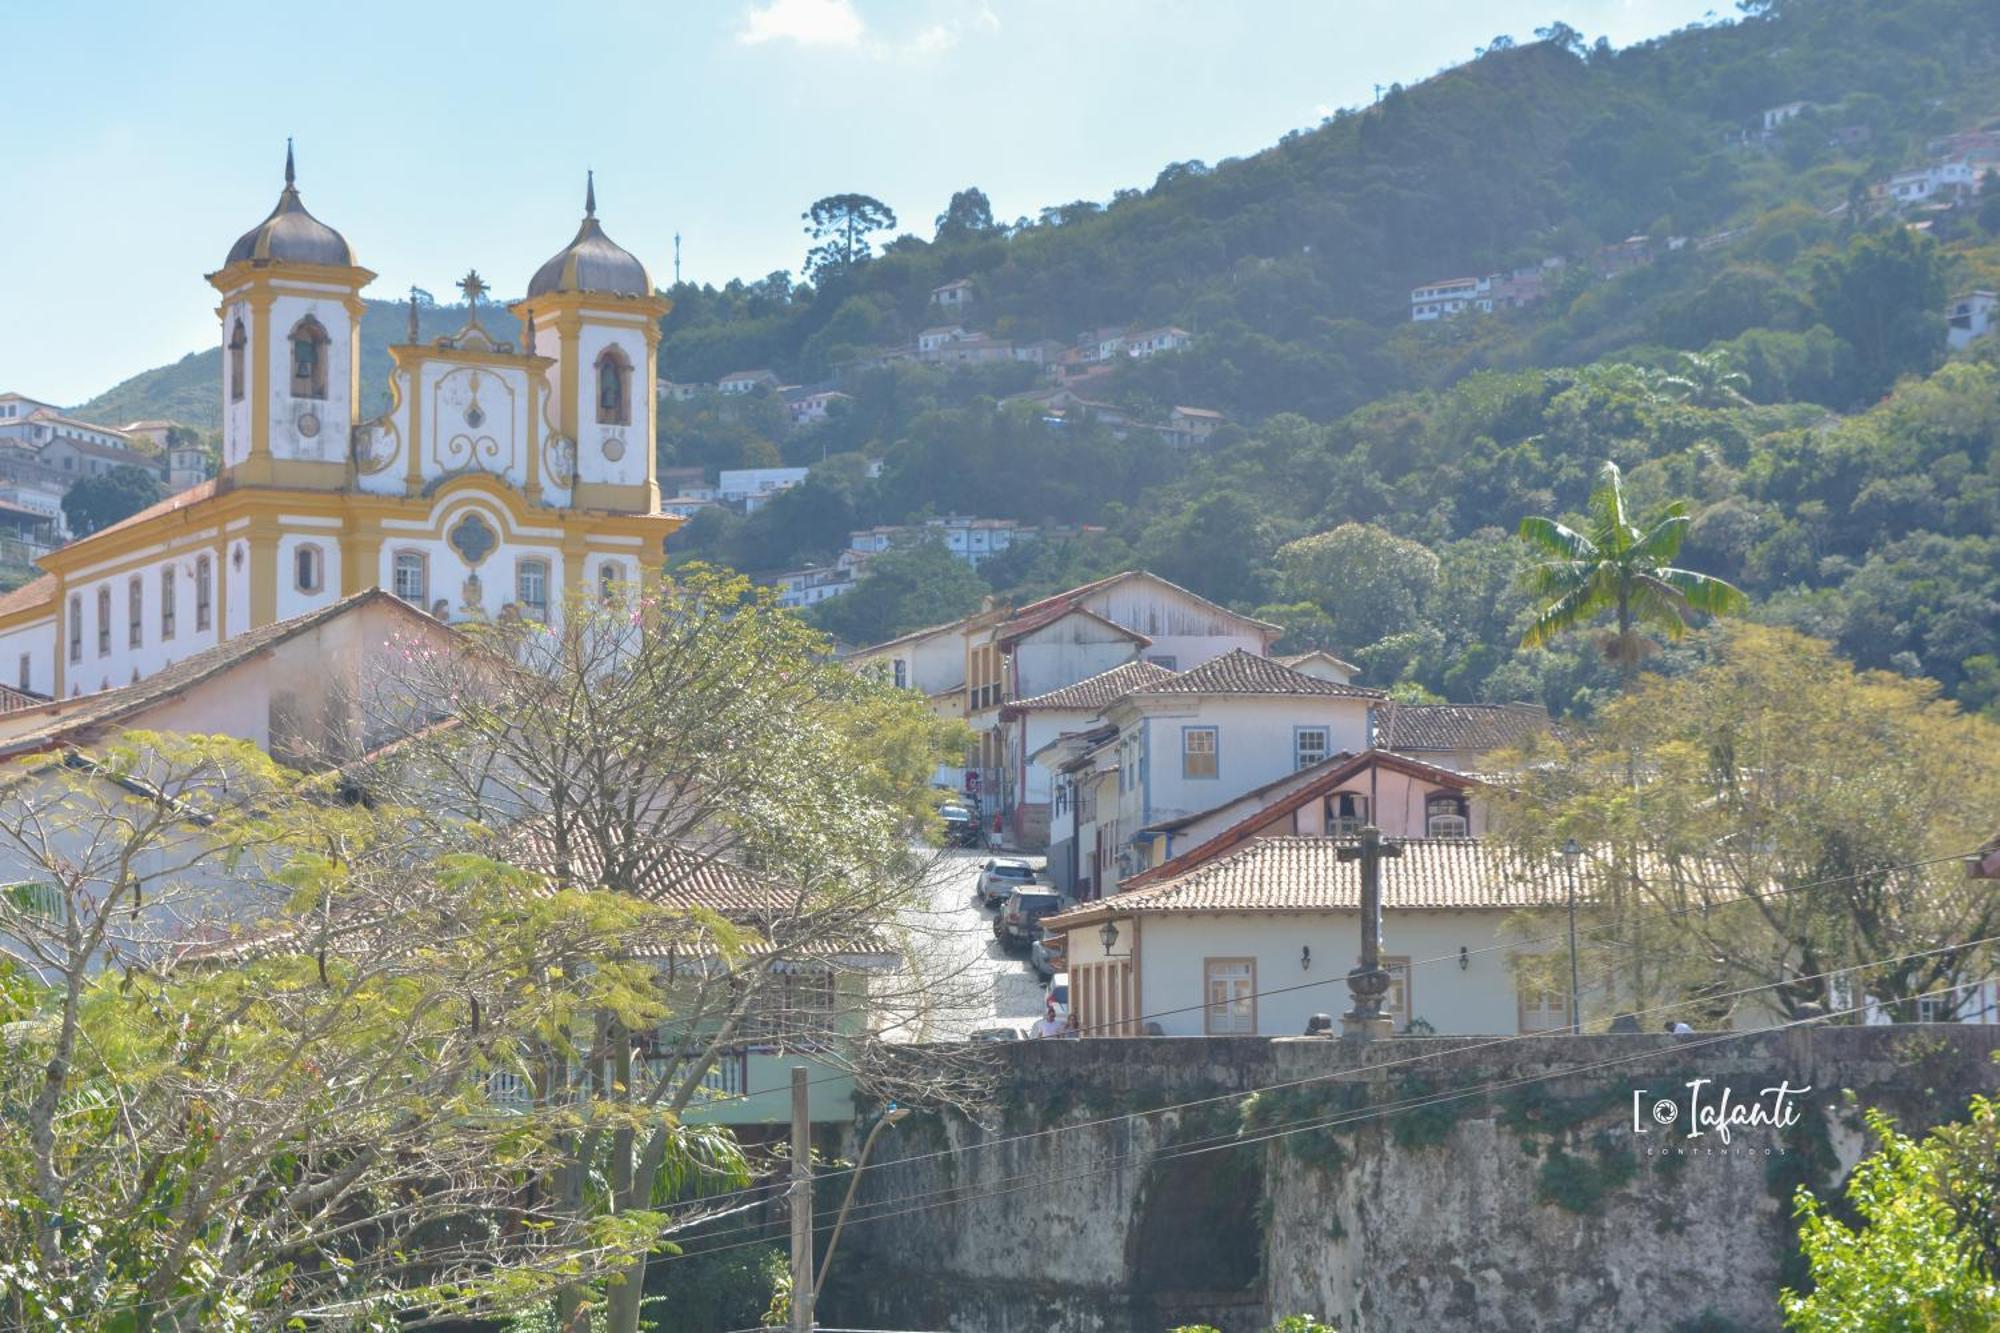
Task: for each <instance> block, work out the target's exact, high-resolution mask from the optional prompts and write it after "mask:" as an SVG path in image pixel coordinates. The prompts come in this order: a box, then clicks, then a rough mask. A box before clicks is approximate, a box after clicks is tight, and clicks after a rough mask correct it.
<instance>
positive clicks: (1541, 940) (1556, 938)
mask: <svg viewBox="0 0 2000 1333" xmlns="http://www.w3.org/2000/svg"><path fill="white" fill-rule="evenodd" d="M1965 855H1966V854H1965V853H1958V854H1955V855H1951V856H1938V857H1931V858H1928V859H1925V860H1921V861H1911V862H1905V863H1902V864H1899V865H1894V866H1887V867H1883V868H1882V869H1880V870H1878V871H1870V872H1856V873H1849V874H1845V875H1833V876H1829V877H1827V878H1825V879H1821V880H1814V881H1809V882H1807V883H1804V884H1796V885H1792V886H1791V887H1789V888H1786V889H1781V890H1774V891H1773V892H1772V893H1771V894H1767V895H1766V896H1767V897H1775V896H1778V895H1779V894H1790V893H1800V892H1806V891H1809V890H1812V889H1820V888H1826V887H1829V886H1831V885H1834V884H1841V883H1847V882H1850V881H1852V880H1856V879H1862V878H1865V877H1866V876H1867V875H1868V874H1887V873H1895V872H1901V871H1906V870H1916V869H1923V868H1926V867H1929V866H1933V865H1943V864H1948V863H1951V862H1957V861H1963V860H1964V859H1965ZM1699 910H1701V909H1700V908H1699V907H1690V908H1684V909H1677V910H1676V911H1673V912H1670V913H1667V914H1665V915H1667V916H1669V917H1677V916H1682V915H1686V914H1688V913H1691V912H1695V911H1699ZM1595 929H1596V930H1598V931H1603V930H1607V929H1610V927H1604V926H1600V927H1596V928H1595ZM1565 938H1566V936H1565V935H1563V934H1561V933H1556V934H1551V935H1546V936H1541V937H1530V938H1525V939H1519V940H1508V941H1502V942H1498V943H1495V944H1490V945H1483V946H1481V947H1480V948H1478V949H1475V950H1471V951H1469V952H1468V955H1467V956H1475V955H1479V954H1485V953H1490V952H1494V951H1496V950H1502V949H1506V950H1521V949H1526V948H1530V947H1532V946H1534V945H1538V944H1553V943H1557V942H1560V941H1562V940H1564V939H1565ZM1995 938H2000V937H1995ZM1990 942H1992V941H1991V940H1974V941H1971V942H1969V943H1964V944H1956V945H1948V946H1943V947H1940V948H1938V949H1935V950H1931V951H1929V953H1933V954H1935V953H1948V952H1952V951H1954V950H1959V949H1972V948H1977V947H1979V946H1980V945H1981V944H1984V943H1990ZM1911 956H1913V957H1915V956H1924V955H1911ZM1458 959H1459V955H1458V954H1456V953H1450V954H1439V955H1437V956H1436V957H1434V958H1420V959H1416V960H1413V961H1412V962H1411V963H1410V964H1409V965H1408V966H1409V968H1410V969H1411V970H1412V971H1414V970H1415V969H1416V968H1418V967H1424V966H1430V965H1434V964H1437V963H1446V962H1457V961H1458ZM1891 961H1897V960H1891ZM1877 965H1878V964H1877V963H1857V964H1852V965H1850V966H1846V967H1841V968H1838V969H1834V970H1831V971H1828V972H1825V973H1818V974H1812V975H1795V976H1792V977H1790V978H1788V979H1786V980H1784V981H1780V982H1771V983H1767V984H1764V985H1759V986H1753V987H1749V988H1747V989H1746V990H1744V991H1735V992H1724V993H1722V994H1719V995H1714V996H1709V997H1706V998H1708V999H1710V1000H1721V999H1729V998H1732V997H1734V996H1737V995H1741V994H1749V993H1754V992H1756V991H1760V990H1765V989H1771V988H1774V987H1777V986H1783V985H1793V984H1797V983H1798V982H1801V981H1812V980H1822V979H1826V978H1831V977H1834V976H1837V975H1839V974H1840V973H1845V972H1852V971H1856V970H1859V969H1861V968H1865V967H1871V966H1877ZM1346 980H1347V977H1346V975H1345V974H1344V973H1343V974H1340V975H1336V976H1332V977H1325V978H1322V979H1320V980H1318V981H1310V982H1300V983H1297V984H1294V985H1290V986H1275V987H1272V988H1270V989H1268V990H1261V991H1258V992H1256V993H1255V997H1256V998H1263V997H1265V996H1272V995H1285V994H1290V993H1293V992H1296V991H1301V990H1308V989H1311V988H1314V987H1318V986H1329V985H1337V984H1344V983H1345V982H1346ZM1679 1007H1680V1004H1679V1003H1671V1004H1661V1005H1655V1006H1652V1007H1651V1008H1647V1009H1640V1010H1637V1011H1635V1012H1634V1013H1633V1015H1632V1016H1633V1017H1634V1018H1637V1017H1640V1016H1641V1015H1645V1014H1651V1013H1660V1012H1665V1011H1668V1010H1671V1009H1675V1008H1679ZM1206 1008H1208V1006H1207V1005H1206V1004H1193V1005H1183V1006H1180V1007H1177V1008H1173V1009H1161V1010H1155V1011H1153V1012H1151V1013H1146V1014H1140V1015H1137V1016H1136V1017H1134V1018H1130V1019H1124V1020H1121V1025H1124V1024H1131V1023H1140V1022H1146V1021H1149V1020H1151V1019H1155V1018H1163V1017H1169V1016H1172V1015H1175V1014H1182V1013H1193V1012H1198V1011H1200V1010H1203V1009H1206ZM1109 1026H1112V1025H1111V1024H1108V1023H1107V1024H1101V1025H1098V1028H1102V1027H1109ZM1098 1028H1091V1029H1082V1030H1080V1031H1085V1030H1088V1031H1095V1030H1098ZM1549 1035H1553V1036H1566V1035H1568V1034H1567V1033H1550V1034H1541V1033H1517V1034H1508V1035H1505V1036H1500V1037H1495V1038H1493V1039H1492V1040H1491V1041H1488V1042H1479V1043H1475V1044H1474V1045H1473V1046H1472V1047H1460V1048H1456V1049H1478V1048H1480V1047H1483V1046H1487V1045H1492V1044H1497V1043H1499V1042H1508V1041H1523V1040H1537V1039H1539V1038H1540V1037H1542V1036H1549ZM1425 1058H1428V1057H1427V1056H1415V1057H1411V1059H1413V1060H1414V1059H1425ZM1388 1063H1404V1062H1388ZM1370 1067H1371V1068H1385V1067H1387V1064H1384V1065H1378V1066H1370ZM852 1079H853V1075H852V1073H850V1072H842V1073H839V1074H831V1075H824V1076H822V1077H820V1078H816V1079H809V1080H807V1086H808V1087H812V1086H814V1085H818V1084H827V1083H847V1082H851V1081H852ZM784 1091H785V1089H782V1088H779V1089H771V1090H769V1091H767V1092H763V1093H747V1094H746V1093H730V1094H723V1095H722V1096H719V1097H716V1098H712V1099H705V1100H704V1101H702V1102H701V1103H700V1105H701V1107H703V1108H707V1107H711V1106H716V1105H720V1104H723V1103H724V1102H727V1101H731V1100H748V1099H749V1098H750V1097H753V1096H775V1095H777V1094H779V1093H782V1092H784ZM1238 1095H1241V1094H1236V1093H1224V1094H1220V1095H1218V1096H1216V1097H1212V1098H1207V1099H1204V1100H1203V1101H1197V1102H1190V1103H1185V1104H1182V1105H1179V1106H1172V1107H1162V1108H1156V1109H1158V1110H1161V1111H1165V1110H1181V1109H1188V1108H1190V1107H1193V1106H1200V1105H1205V1104H1207V1103H1208V1102H1213V1101H1222V1100H1226V1099H1228V1098H1229V1097H1233V1096H1238ZM1118 1118H1119V1117H1116V1116H1110V1117H1104V1118H1102V1119H1099V1120H1086V1121H1081V1122H1079V1123H1077V1124H1074V1125H1060V1126H1055V1127H1053V1128H1050V1129H1044V1130H1035V1131H1032V1132H1029V1133H1025V1134H1019V1135H1013V1136H1010V1137H1007V1138H1002V1139H995V1140H988V1141H985V1142H983V1143H981V1144H978V1145H972V1146H978V1147H991V1146H999V1145H1001V1144H1005V1143H1015V1142H1021V1141H1024V1140H1027V1139H1034V1138H1039V1137H1042V1136H1044V1135H1049V1134H1059V1133H1067V1132H1069V1131H1071V1130H1078V1129H1088V1128H1092V1127H1094V1126H1096V1125H1100V1124H1105V1123H1108V1122H1109V1121H1111V1120H1115V1119H1118ZM947 1155H949V1153H948V1152H946V1151H940V1152H936V1153H932V1154H929V1156H931V1157H940V1156H947ZM901 1160H904V1161H915V1160H920V1159H916V1158H905V1159H901ZM852 1169H853V1168H852V1167H839V1168H836V1169H834V1170H833V1171H830V1172H827V1173H826V1174H825V1175H823V1176H819V1177H816V1179H838V1178H839V1177H841V1176H843V1175H845V1174H847V1173H848V1172H849V1171H851V1170H852ZM785 1188H788V1185H787V1184H786V1182H783V1181H779V1182H775V1183H773V1184H770V1185H763V1186H750V1187H748V1189H749V1190H752V1191H767V1190H768V1191H779V1190H783V1189H785ZM716 1197H718V1198H728V1197H731V1196H729V1195H727V1194H725V1195H721V1196H716ZM690 1202H691V1203H692V1201H690Z"/></svg>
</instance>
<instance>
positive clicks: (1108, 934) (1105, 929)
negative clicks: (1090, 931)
mask: <svg viewBox="0 0 2000 1333" xmlns="http://www.w3.org/2000/svg"><path fill="white" fill-rule="evenodd" d="M1097 942H1098V943H1099V944H1102V945H1103V946H1104V956H1105V957H1106V958H1129V957H1130V956H1131V954H1132V951H1131V950H1130V949H1127V950H1126V951H1125V952H1124V953H1122V954H1114V953H1112V952H1111V950H1112V947H1113V946H1114V945H1116V944H1117V943H1118V925H1117V923H1116V922H1113V921H1107V922H1105V923H1104V924H1103V925H1102V926H1099V927H1098V928H1097Z"/></svg>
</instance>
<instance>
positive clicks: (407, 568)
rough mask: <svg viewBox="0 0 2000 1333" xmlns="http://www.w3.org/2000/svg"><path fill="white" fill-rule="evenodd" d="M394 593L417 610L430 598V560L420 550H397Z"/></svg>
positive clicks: (423, 606) (425, 608) (424, 608)
mask: <svg viewBox="0 0 2000 1333" xmlns="http://www.w3.org/2000/svg"><path fill="white" fill-rule="evenodd" d="M394 571H395V589H394V591H395V594H396V596H398V597H400V598H402V599H403V600H404V601H406V602H408V603H410V604H411V605H412V606H414V607H416V608H418V609H419V610H427V609H428V608H427V607H425V605H424V603H425V602H427V601H428V600H429V599H430V586H431V577H430V562H429V561H428V560H426V559H425V558H424V553H423V552H422V551H398V552H396V560H395V565H394Z"/></svg>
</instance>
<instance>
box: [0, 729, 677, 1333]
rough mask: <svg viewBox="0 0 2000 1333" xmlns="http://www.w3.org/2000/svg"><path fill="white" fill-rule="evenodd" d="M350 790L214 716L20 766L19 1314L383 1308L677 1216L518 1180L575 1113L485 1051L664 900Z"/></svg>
mask: <svg viewBox="0 0 2000 1333" xmlns="http://www.w3.org/2000/svg"><path fill="white" fill-rule="evenodd" d="M334 795H335V784H334V783H332V782H330V781H327V780H323V779H315V778H308V777H305V776H302V775H300V774H298V773H295V772H291V771H289V770H286V769H283V768H281V767H279V766H278V765H276V764H274V763H272V761H271V760H270V759H268V758H267V757H265V756H264V755H263V754H261V753H259V752H258V751H257V750H255V749H254V747H251V746H249V745H247V744H244V743H241V742H236V741H229V740H222V739H218V738H209V737H186V736H165V735H153V734H145V733H135V734H132V735H128V736H124V737H120V738H117V739H116V740H114V741H112V742H111V743H109V744H107V745H104V746H101V747H96V748H94V749H93V750H92V751H91V752H90V753H88V754H76V755H73V756H72V757H71V759H70V761H69V762H66V763H59V764H46V763H42V762H39V761H31V762H28V763H26V764H17V765H14V766H12V767H11V771H10V773H9V779H8V781H7V783H6V784H5V788H4V791H3V792H0V859H4V861H5V862H6V864H7V866H8V869H9V873H10V875H12V876H18V877H19V880H18V882H17V883H16V884H15V886H14V887H13V889H11V890H10V891H9V892H8V893H6V894H4V895H0V955H4V956H5V957H6V958H7V959H8V960H9V961H11V962H12V963H13V964H15V965H16V966H18V967H19V968H20V969H21V970H22V971H23V972H28V971H32V973H33V974H34V975H35V976H36V977H37V978H38V981H37V983H36V984H35V985H34V986H33V987H32V988H30V990H29V992H28V993H27V995H26V996H24V997H21V998H23V999H24V1000H25V1001H26V1003H27V1006H28V1010H29V1012H28V1014H27V1016H26V1017H24V1018H22V1019H21V1020H20V1021H19V1022H17V1023H16V1024H15V1025H14V1026H13V1027H12V1028H11V1029H10V1030H9V1032H8V1034H7V1036H6V1038H5V1040H6V1043H7V1049H8V1058H7V1059H6V1060H4V1061H0V1121H4V1123H6V1124H7V1125H8V1126H9V1132H8V1133H6V1134H4V1135H0V1324H4V1325H5V1326H6V1327H9V1328H22V1329H27V1328H37V1329H40V1328H49V1329H53V1328H64V1329H79V1330H91V1331H92V1333H145V1331H146V1330H161V1331H162V1333H164V1330H169V1329H192V1328H203V1329H222V1330H230V1331H231V1333H237V1331H239V1330H240V1331H242V1333H248V1331H249V1330H252V1329H270V1328H284V1327H293V1326H300V1325H304V1324H308V1323H311V1324H319V1325H334V1324H337V1325H339V1326H341V1327H347V1328H355V1329H367V1330H385V1331H386V1330H390V1329H394V1328H397V1327H399V1326H400V1320H401V1318H402V1317H404V1316H406V1315H411V1314H416V1313H421V1314H422V1315H423V1316H425V1317H427V1318H430V1319H440V1318H449V1317H452V1316H453V1315H462V1314H466V1313H472V1312H479V1311H483V1310H487V1309H496V1308H497V1309H506V1308H509V1307H510V1306H511V1305H513V1304H514V1303H516V1302H518V1301H527V1300H532V1299H534V1298H535V1297H536V1296H537V1295H539V1294H542V1293H547V1292H550V1291H552V1290H554V1289H556V1288H558V1287H560V1286H562V1285H564V1284H566V1283H569V1282H572V1281H587V1280H589V1279H591V1278H592V1277H595V1276H598V1275H601V1274H603V1273H605V1272H606V1271H608V1269H609V1268H610V1267H611V1266H613V1265H614V1264H615V1262H616V1261H619V1260H622V1259H623V1258H624V1257H625V1256H627V1255H628V1254H631V1253H642V1252H644V1250H645V1249H647V1248H648V1247H649V1246H651V1245H653V1244H655V1243H658V1241H659V1239H660V1237H661V1236H662V1234H663V1233H664V1227H663V1226H662V1223H663V1221H664V1220H665V1219H664V1218H663V1217H661V1216H659V1215H654V1216H650V1217H649V1216H645V1215H640V1214H632V1215H629V1216H626V1217H619V1218H605V1219H600V1220H598V1221H597V1222H595V1223H593V1224H590V1225H585V1224H584V1223H583V1222H582V1221H580V1220H579V1219H576V1218H574V1217H573V1216H571V1215H569V1214H567V1213H566V1212H565V1211H564V1210H562V1209H561V1208H557V1207H551V1206H550V1204H551V1200H550V1199H549V1198H548V1197H547V1196H541V1197H537V1196H536V1195H534V1194H533V1193H532V1192H524V1191H523V1190H522V1188H521V1186H522V1182H523V1181H524V1180H526V1179H529V1178H532V1177H533V1176H534V1175H535V1174H537V1173H540V1172H546V1171H551V1170H554V1169H556V1168H557V1167H558V1166H559V1165H560V1162H561V1154H560V1152H559V1151H558V1144H559V1142H560V1138H559V1135H558V1134H557V1132H556V1130H557V1127H558V1122H559V1121H560V1119H561V1116H560V1115H542V1114H537V1113H534V1112H533V1111H527V1112H523V1113H521V1114H513V1113H503V1109H502V1107H501V1106H499V1105H497V1104H496V1102H495V1091H496V1084H495V1081H494V1080H495V1077H496V1075H499V1074H501V1073H504V1072H507V1071H511V1070H514V1069H517V1068H518V1067H519V1063H520V1060H521V1057H522V1054H523V1052H524V1051H527V1050H531V1049H536V1048H538V1047H539V1046H540V1044H541V1041H540V1039H541V1034H543V1033H545V1032H547V1031H549V1030H551V1029H556V1028H560V1027H562V1026H563V1025H564V1024H565V1023H566V1022H567V1017H566V1015H567V1014H568V1013H569V1012H570V1011H571V1010H572V1008H574V1007H576V1006H579V1005H580V1006H583V1007H585V1008H586V1009H588V1008H589V1007H590V1006H592V1005H593V1004H594V1003H597V1002H600V1001H599V1000H598V995H599V993H600V990H599V988H600V987H616V986H617V985H619V984H621V983H620V982H619V980H618V979H619V978H620V977H623V976H625V975H626V973H625V972H624V970H623V968H621V966H620V965H619V963H618V961H617V959H616V952H617V950H618V948H619V947H621V944H622V941H623V940H624V939H626V938H627V937H628V936H629V935H630V934H631V933H632V932H634V931H636V930H642V929H643V928H644V926H645V925H646V924H647V918H649V917H651V916H652V912H651V910H650V909H649V908H647V907H646V906H645V905H644V904H642V903H640V902H638V901H637V900H635V899H630V898H623V899H621V898H616V897H612V896H610V895H604V894H594V893H588V892H582V893H576V894H568V895H549V894H546V893H542V892H538V891H536V889H535V887H534V886H533V885H532V884H531V883H530V881H531V880H532V879H533V877H532V876H527V875H524V873H523V872H521V871H519V870H517V869H514V868H512V867H509V866H506V865H503V864H501V863H500V862H498V861H495V860H492V859H490V858H488V857H486V856H483V855H480V854H478V853H474V852H468V853H465V854H459V855H447V856H439V855H436V854H435V852H436V849H435V848H434V847H432V848H426V847H425V846H424V845H422V841H421V840H420V839H413V838H412V837H411V836H410V834H411V830H412V829H414V828H415V827H417V825H418V823H420V822H421V821H417V820H415V819H414V818H413V815H414V812H409V811H401V810H397V809H395V808H393V807H390V806H387V805H382V806H377V807H375V808H372V809H371V808H369V807H366V806H362V805H356V804H350V803H348V802H344V801H341V800H337V799H333V797H334ZM204 937H205V938H207V939H208V940H209V941H210V943H209V944H208V945H207V946H206V947H200V946H194V945H193V944H192V940H194V939H201V938H204ZM562 1114H565V1115H566V1114H567V1112H563V1113H562ZM469 1218H478V1219H480V1225H478V1226H471V1227H468V1226H467V1225H465V1224H466V1221H467V1219H469Z"/></svg>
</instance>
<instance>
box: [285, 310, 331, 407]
mask: <svg viewBox="0 0 2000 1333" xmlns="http://www.w3.org/2000/svg"><path fill="white" fill-rule="evenodd" d="M291 341H292V397H294V398H324V397H326V349H327V347H328V345H329V344H330V343H331V341H332V340H331V339H329V338H328V337H327V336H326V329H325V327H324V326H323V325H321V323H320V322H319V321H318V320H316V319H314V318H313V317H312V316H311V315H307V316H306V317H305V318H304V319H302V320H300V321H299V322H298V323H296V324H294V325H292V334H291Z"/></svg>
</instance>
